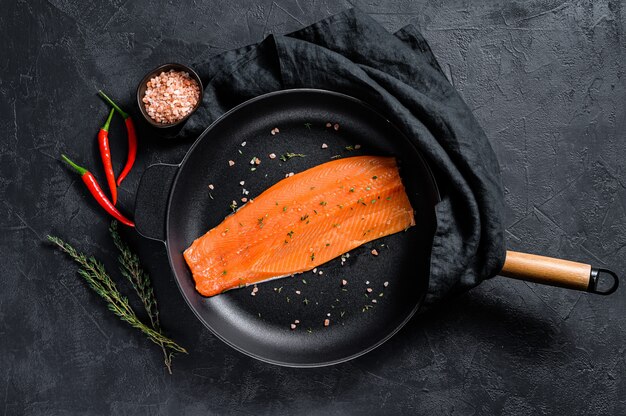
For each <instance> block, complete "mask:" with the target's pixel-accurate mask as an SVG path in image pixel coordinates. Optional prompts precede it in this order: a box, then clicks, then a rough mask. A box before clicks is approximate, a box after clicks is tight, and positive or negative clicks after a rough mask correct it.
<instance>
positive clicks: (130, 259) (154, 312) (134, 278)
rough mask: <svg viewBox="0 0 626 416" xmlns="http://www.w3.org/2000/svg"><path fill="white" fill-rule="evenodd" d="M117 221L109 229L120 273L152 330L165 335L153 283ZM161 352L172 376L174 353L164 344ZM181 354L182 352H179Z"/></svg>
mask: <svg viewBox="0 0 626 416" xmlns="http://www.w3.org/2000/svg"><path fill="white" fill-rule="evenodd" d="M117 228H118V224H117V221H112V222H111V226H110V227H109V232H110V233H111V238H112V239H113V243H114V244H115V247H117V250H118V251H119V256H118V258H117V259H118V262H119V264H120V272H121V273H122V276H124V277H125V278H126V279H127V280H128V281H129V282H130V284H131V286H132V287H133V289H134V290H135V293H136V294H137V297H139V299H140V300H141V303H142V305H143V308H144V310H145V311H146V314H147V315H148V319H149V320H150V324H151V326H152V329H154V330H155V331H157V332H158V333H159V334H162V333H163V330H162V329H161V322H160V321H159V309H158V307H157V301H156V297H155V296H154V290H153V289H152V281H151V280H150V275H149V274H148V273H147V272H146V271H145V270H144V269H143V267H142V266H141V262H140V260H139V256H137V254H135V253H133V252H132V251H131V249H130V247H128V244H126V242H124V240H122V237H120V233H119V232H118V231H117ZM159 345H160V346H161V350H163V357H164V358H163V360H164V362H165V366H166V367H167V371H168V372H169V373H170V374H172V356H173V351H171V350H168V348H167V347H166V346H165V344H163V343H159ZM179 352H180V351H179Z"/></svg>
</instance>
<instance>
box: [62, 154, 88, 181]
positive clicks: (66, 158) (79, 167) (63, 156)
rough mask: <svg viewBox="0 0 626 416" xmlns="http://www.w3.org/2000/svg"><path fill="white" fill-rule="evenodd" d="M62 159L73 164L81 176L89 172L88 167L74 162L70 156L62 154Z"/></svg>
mask: <svg viewBox="0 0 626 416" xmlns="http://www.w3.org/2000/svg"><path fill="white" fill-rule="evenodd" d="M61 159H63V161H64V162H65V163H67V164H68V165H69V166H71V167H72V169H74V170H75V171H76V172H77V173H78V174H79V175H80V176H83V175H84V174H85V173H87V169H85V168H84V167H82V166H78V165H77V164H76V163H74V162H72V160H71V159H70V158H69V157H67V156H65V155H63V154H62V155H61Z"/></svg>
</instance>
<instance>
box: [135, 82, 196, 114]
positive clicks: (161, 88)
mask: <svg viewBox="0 0 626 416" xmlns="http://www.w3.org/2000/svg"><path fill="white" fill-rule="evenodd" d="M199 99H200V87H199V85H198V83H197V82H196V80H195V79H192V78H191V77H190V76H189V73H187V72H184V71H175V70H170V71H167V72H161V73H160V74H159V75H157V76H155V77H154V78H152V79H150V81H148V82H147V83H146V92H145V94H144V97H143V98H142V102H143V103H144V104H145V106H144V108H145V110H146V112H147V113H148V115H149V116H150V117H151V118H152V119H153V120H154V121H156V122H157V123H163V124H172V123H175V122H177V121H179V120H181V119H183V118H184V117H186V116H187V115H188V114H189V113H191V111H192V110H193V108H194V107H195V106H196V104H197V103H198V101H199Z"/></svg>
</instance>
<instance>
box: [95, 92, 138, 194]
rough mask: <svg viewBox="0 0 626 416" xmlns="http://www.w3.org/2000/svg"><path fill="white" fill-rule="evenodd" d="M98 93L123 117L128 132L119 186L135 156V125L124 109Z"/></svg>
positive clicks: (118, 181)
mask: <svg viewBox="0 0 626 416" xmlns="http://www.w3.org/2000/svg"><path fill="white" fill-rule="evenodd" d="M98 94H99V95H100V97H102V98H103V99H104V101H106V102H107V103H109V105H110V106H111V107H113V108H114V109H115V111H117V112H118V113H119V114H120V115H121V116H122V117H123V118H124V123H125V124H126V132H127V133H128V156H127V157H126V165H124V169H122V173H120V176H118V177H117V186H120V184H121V183H122V181H123V180H124V178H125V177H126V176H127V175H128V174H129V173H130V170H131V169H132V168H133V164H134V163H135V158H136V157H137V133H135V125H134V124H133V120H132V119H131V118H130V115H129V114H128V113H126V112H124V110H122V109H121V108H120V107H119V106H118V105H117V104H115V103H114V102H113V100H112V99H110V98H109V97H107V95H106V94H105V93H104V92H103V91H102V90H100V91H98Z"/></svg>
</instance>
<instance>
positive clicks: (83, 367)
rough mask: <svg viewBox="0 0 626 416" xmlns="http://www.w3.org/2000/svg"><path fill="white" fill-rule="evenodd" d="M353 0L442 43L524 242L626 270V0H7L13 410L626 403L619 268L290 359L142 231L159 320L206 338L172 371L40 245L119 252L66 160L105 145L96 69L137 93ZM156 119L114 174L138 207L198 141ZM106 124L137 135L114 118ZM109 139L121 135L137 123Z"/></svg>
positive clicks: (482, 290) (174, 332)
mask: <svg viewBox="0 0 626 416" xmlns="http://www.w3.org/2000/svg"><path fill="white" fill-rule="evenodd" d="M351 5H355V6H358V7H360V8H361V9H362V10H364V11H365V12H367V13H369V14H371V15H372V16H373V17H374V18H375V19H376V20H378V21H379V22H381V23H382V24H383V25H384V26H385V27H386V28H388V29H389V30H395V29H398V28H400V27H401V26H403V25H405V24H408V23H412V24H414V25H416V26H417V27H418V28H419V29H420V30H421V31H422V32H423V33H424V35H425V37H426V39H428V41H429V42H430V44H431V46H432V48H433V50H434V53H435V55H436V56H437V58H438V59H439V62H440V64H441V66H442V67H443V68H444V70H445V72H446V74H447V76H448V77H449V79H450V80H451V82H452V83H453V84H454V85H455V86H456V87H457V88H458V90H459V91H460V92H461V94H462V95H463V97H464V98H465V99H466V101H467V102H468V103H469V105H470V107H471V108H472V109H473V111H474V112H475V114H476V116H477V117H478V119H479V120H480V122H481V123H482V125H483V126H484V128H485V130H486V132H487V135H488V137H489V139H490V140H491V142H492V144H493V147H494V149H495V151H496V153H497V155H498V157H499V159H500V161H501V165H502V176H503V181H504V185H505V187H506V199H507V205H508V208H507V213H506V225H507V232H506V234H507V239H508V244H509V248H511V249H517V250H524V251H529V252H534V253H541V254H545V255H552V256H560V257H565V258H571V259H576V260H580V261H586V262H592V263H593V264H596V265H604V266H608V267H611V268H614V269H616V270H617V271H620V272H623V271H624V270H625V269H626V260H625V259H624V256H625V255H626V186H625V183H626V180H625V178H624V173H625V172H626V161H625V160H626V158H625V156H626V141H625V140H624V139H625V137H624V131H625V127H626V124H625V121H624V120H626V112H625V110H624V103H625V102H626V88H625V85H624V62H625V59H626V54H625V51H624V46H625V45H626V36H625V33H624V29H625V26H626V25H625V23H626V20H625V19H626V16H625V15H624V13H625V12H624V10H623V9H624V3H623V2H620V1H611V0H597V1H580V0H573V1H552V0H534V1H513V2H509V1H502V0H499V1H490V2H470V1H461V0H458V1H445V2H426V1H396V2H384V1H374V0H362V1H361V0H353V1H352V3H350V2H348V1H306V0H298V1H281V0H277V1H269V0H257V1H244V0H234V1H233V0H231V1H226V0H223V1H204V2H202V1H193V2H177V1H169V2H166V1H146V0H138V1H121V0H110V1H102V2H100V1H97V2H89V1H80V0H49V1H41V0H33V1H23V0H22V1H13V0H2V1H1V2H0V6H1V7H0V10H1V11H0V39H1V40H2V41H1V42H0V195H1V203H0V231H1V233H2V236H1V238H0V251H1V254H2V260H1V261H0V270H1V273H2V274H1V284H2V286H1V288H0V414H3V415H22V414H34V415H40V414H42V415H43V414H51V415H66V414H67V415H74V414H77V415H78V414H80V415H83V414H116V415H126V414H128V415H142V414H145V415H155V414H214V415H221V414H250V415H275V414H285V415H287V414H323V415H343V414H411V415H413V414H429V415H433V414H462V415H488V414H503V415H528V414H533V415H541V414H559V415H573V414H585V415H619V414H626V380H625V373H626V363H625V362H624V354H625V351H626V347H624V333H625V332H624V331H625V329H626V316H625V314H626V308H625V302H624V301H625V297H626V295H625V293H626V291H625V290H624V288H622V290H620V291H618V292H617V293H616V294H614V295H613V296H610V297H607V298H604V297H599V296H594V295H588V294H584V293H578V292H571V291H565V290H560V289H554V288H547V287H540V286H537V285H534V284H529V283H528V284H527V283H523V282H518V281H511V280H507V279H504V278H494V279H492V280H491V281H488V282H485V283H484V284H482V285H481V286H480V287H478V288H476V289H474V290H472V291H471V292H469V293H467V294H465V295H463V296H461V297H460V298H458V299H455V300H453V301H450V302H448V303H446V304H444V305H442V306H441V307H440V308H439V309H438V310H436V311H433V312H431V313H429V314H427V315H425V316H422V317H420V318H419V319H414V320H413V321H412V322H410V324H409V325H408V326H407V327H405V328H404V329H403V330H402V331H401V332H400V333H399V334H398V335H397V336H396V337H394V338H393V339H392V340H391V341H390V342H388V343H387V344H385V345H384V346H382V347H381V348H379V349H378V350H376V351H374V352H372V353H370V354H367V355H366V356H364V357H362V358H359V359H357V360H355V361H352V362H349V363H347V364H343V365H339V366H335V367H330V368H321V369H313V370H310V369H309V370H298V369H288V368H280V367H275V366H272V365H267V364H263V363H261V362H258V361H255V360H253V359H251V358H248V357H246V356H243V355H242V354H240V353H238V352H235V351H233V350H231V349H230V348H229V347H227V346H226V345H224V344H222V343H221V342H220V341H219V340H217V339H216V338H215V337H214V336H213V335H211V334H210V333H209V332H208V331H207V330H205V329H204V328H203V327H202V326H201V325H200V324H199V322H198V321H197V320H196V319H195V317H194V316H193V314H192V313H191V312H190V310H189V309H188V308H187V306H186V305H185V303H184V301H183V300H182V298H181V296H180V295H179V293H178V289H177V288H176V287H175V284H174V281H173V280H172V276H171V275H170V273H169V270H168V265H167V261H166V259H165V258H164V257H163V255H164V250H163V248H162V246H161V245H159V244H158V243H155V242H150V241H147V240H142V239H141V238H138V237H133V238H132V239H131V243H132V245H133V246H134V247H136V248H137V249H138V250H139V251H140V253H141V257H142V258H143V259H144V261H145V262H146V263H147V264H148V265H149V270H150V272H151V273H152V275H153V278H154V280H155V287H156V292H157V296H158V299H159V302H160V304H161V311H162V320H163V324H164V327H165V328H166V329H167V331H168V333H169V334H170V335H171V336H172V337H174V338H175V339H177V340H179V341H180V342H181V343H182V344H183V345H185V346H187V347H188V348H189V350H190V351H191V353H190V354H189V355H188V356H181V357H177V358H175V360H174V374H173V375H171V376H170V375H168V374H167V373H166V371H165V370H164V368H163V365H162V362H161V355H160V353H159V350H158V349H157V348H154V346H153V345H152V344H150V343H148V342H147V341H146V340H145V339H144V338H143V337H141V336H140V335H138V334H137V333H136V332H135V331H134V330H133V329H131V328H129V327H128V326H126V325H125V324H122V323H120V322H119V321H118V320H117V319H116V318H114V317H113V316H112V315H111V314H110V313H109V312H108V311H107V310H106V309H105V308H104V307H103V305H102V302H101V301H100V299H97V298H96V297H95V296H94V295H93V294H92V293H91V292H90V291H89V290H88V289H87V288H86V287H85V285H84V283H83V282H82V281H81V280H80V279H79V278H78V277H77V276H76V273H75V267H74V265H73V264H71V263H70V262H69V261H67V260H66V258H64V257H63V256H61V255H59V254H58V253H56V252H54V251H53V250H51V249H49V248H48V247H47V246H45V245H44V244H43V239H44V236H45V235H46V234H48V233H55V234H58V235H60V236H62V237H65V238H67V239H68V240H70V241H72V242H73V243H74V244H75V245H76V246H78V247H79V248H81V249H83V250H85V251H88V252H91V253H95V254H97V255H98V256H99V257H100V258H103V259H106V264H107V265H108V266H109V267H110V268H111V269H114V267H115V259H114V256H115V251H114V250H113V247H112V245H111V244H110V242H109V240H108V237H107V231H106V229H107V225H108V219H107V218H106V217H105V216H104V215H103V214H102V212H101V211H100V209H99V207H97V205H96V204H95V203H93V202H92V201H91V200H90V199H89V197H88V196H86V194H85V192H84V189H83V187H82V184H81V183H80V180H79V179H78V178H76V177H75V176H72V175H71V174H70V173H69V172H68V171H67V170H66V169H64V168H63V167H62V166H61V165H60V163H59V162H58V161H57V160H56V159H57V156H58V155H59V153H61V152H68V153H69V154H71V155H73V156H75V157H76V158H77V159H80V160H81V161H83V162H84V163H85V164H87V165H89V166H95V167H98V166H99V163H98V159H97V153H96V150H95V145H94V140H95V133H96V131H97V129H98V127H99V126H100V125H101V123H102V122H103V120H104V118H105V113H106V109H105V106H104V105H103V104H102V102H101V101H100V100H99V99H98V98H97V97H96V95H95V91H96V90H97V89H98V88H104V89H105V90H107V91H109V92H110V93H111V94H112V95H113V96H115V97H117V98H118V99H120V101H122V102H123V103H124V104H126V105H130V104H131V103H132V100H133V94H134V89H135V87H136V84H137V82H138V81H139V80H140V79H141V77H142V75H143V74H144V72H145V71H147V70H148V69H150V68H152V67H154V66H156V65H158V64H161V63H163V62H168V61H180V62H182V63H189V62H192V61H193V60H194V59H197V58H198V57H206V58H207V59H208V58H209V57H211V56H212V55H214V54H217V53H219V52H221V51H224V50H228V49H232V48H235V47H238V46H241V45H245V44H249V43H253V42H257V41H259V40H261V39H262V38H263V37H264V36H265V35H267V34H268V33H284V32H287V31H291V30H295V29H297V28H300V27H302V26H304V25H306V24H308V23H311V22H314V21H316V20H318V19H320V18H323V17H325V16H328V15H330V14H333V13H335V12H338V11H340V10H342V9H344V8H347V7H350V6H351ZM142 132H143V134H142V135H141V139H142V142H141V148H140V155H139V159H138V162H137V167H136V169H135V170H134V172H133V173H132V174H131V175H130V176H129V178H128V180H127V182H126V183H124V185H123V186H122V188H121V190H120V201H121V206H122V207H123V209H125V210H126V211H130V210H132V207H133V202H134V192H135V189H136V187H137V184H138V180H139V177H140V174H141V172H142V170H143V169H144V168H145V167H146V166H148V165H149V164H151V163H154V162H177V161H179V160H180V158H181V157H182V155H183V154H184V152H185V150H186V149H187V148H188V146H189V144H190V143H188V142H185V143H180V142H172V141H163V140H156V139H154V138H151V137H147V135H146V132H145V130H143V129H140V133H142ZM112 135H113V136H115V137H124V132H123V129H122V125H121V122H120V119H119V118H118V119H117V120H116V121H115V122H114V126H113V128H112ZM113 152H114V153H116V154H118V155H123V154H125V145H124V143H123V140H115V141H113ZM122 159H123V157H119V158H117V160H116V168H117V170H118V171H119V169H121V165H122V163H123V161H122ZM94 171H95V173H96V174H98V175H101V174H102V172H101V171H100V169H99V168H95V169H94Z"/></svg>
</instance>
